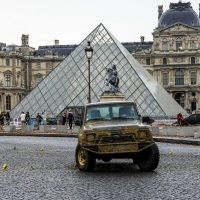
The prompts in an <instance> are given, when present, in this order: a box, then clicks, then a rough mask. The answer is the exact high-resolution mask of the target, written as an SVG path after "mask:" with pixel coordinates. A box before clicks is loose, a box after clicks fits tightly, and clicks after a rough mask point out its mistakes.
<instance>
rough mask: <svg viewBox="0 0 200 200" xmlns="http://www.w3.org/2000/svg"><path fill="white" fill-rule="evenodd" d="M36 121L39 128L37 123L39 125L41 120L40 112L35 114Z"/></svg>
mask: <svg viewBox="0 0 200 200" xmlns="http://www.w3.org/2000/svg"><path fill="white" fill-rule="evenodd" d="M36 121H37V127H38V129H39V125H41V121H42V117H41V116H40V113H38V114H37V117H36Z"/></svg>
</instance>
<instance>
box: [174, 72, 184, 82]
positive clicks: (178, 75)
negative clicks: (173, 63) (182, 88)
mask: <svg viewBox="0 0 200 200" xmlns="http://www.w3.org/2000/svg"><path fill="white" fill-rule="evenodd" d="M175 85H184V73H183V71H181V70H178V71H176V73H175Z"/></svg>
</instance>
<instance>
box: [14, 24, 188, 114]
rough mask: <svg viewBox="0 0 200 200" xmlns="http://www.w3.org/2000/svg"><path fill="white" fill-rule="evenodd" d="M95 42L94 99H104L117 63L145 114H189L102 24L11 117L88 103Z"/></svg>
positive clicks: (129, 94) (129, 96)
mask: <svg viewBox="0 0 200 200" xmlns="http://www.w3.org/2000/svg"><path fill="white" fill-rule="evenodd" d="M88 41H91V46H92V47H93V49H94V54H93V57H92V60H91V99H92V102H98V101H100V99H99V95H101V93H102V92H103V91H105V85H104V79H105V68H111V67H112V65H113V64H115V65H116V67H117V71H118V77H119V78H120V85H119V88H120V91H121V92H122V93H124V94H125V95H126V100H127V101H135V102H136V103H137V105H138V109H139V111H140V113H141V114H142V115H176V114H177V113H179V112H181V113H182V114H187V113H186V111H185V110H184V109H182V108H181V107H180V106H179V104H178V103H177V102H176V101H175V100H174V99H173V98H172V97H171V96H170V95H169V94H168V93H167V92H166V91H165V90H164V89H163V87H162V86H161V85H160V84H159V83H157V82H156V81H155V79H154V78H153V77H152V76H151V75H150V74H149V73H148V72H147V71H146V70H145V69H144V68H143V66H142V65H141V64H140V63H138V62H137V60H135V58H134V57H133V56H132V55H131V54H130V53H129V52H128V51H127V50H126V49H125V48H124V47H123V46H122V44H121V43H120V42H119V41H118V40H117V39H116V38H115V37H114V36H113V35H112V34H111V33H110V32H109V31H108V30H107V29H106V28H105V27H104V25H103V24H100V25H99V26H98V27H97V28H96V29H95V30H94V31H93V32H92V33H90V35H88V37H86V39H85V40H83V42H81V43H80V45H79V46H78V47H77V48H76V49H75V50H74V51H73V52H71V54H70V55H68V56H67V57H66V58H65V59H64V60H63V61H62V62H61V63H60V64H59V65H58V66H57V67H56V68H55V69H54V70H52V72H51V73H50V74H49V75H48V76H46V78H45V79H44V80H43V81H42V82H40V84H38V85H37V86H36V87H35V88H34V89H33V90H32V91H31V92H30V93H29V94H28V95H27V96H26V97H25V98H24V99H23V100H22V101H21V102H20V103H19V104H17V105H16V106H15V107H14V108H13V109H12V110H11V117H18V116H19V115H20V113H21V112H22V111H24V112H27V111H29V113H30V114H31V115H32V116H36V114H37V113H41V112H43V111H48V110H49V111H50V113H51V114H52V115H54V116H58V115H59V114H60V113H61V112H62V111H63V110H64V109H65V108H66V107H76V106H77V107H79V106H83V105H85V104H86V103H87V97H88V63H87V59H86V57H85V51H84V49H85V47H86V46H87V42H88Z"/></svg>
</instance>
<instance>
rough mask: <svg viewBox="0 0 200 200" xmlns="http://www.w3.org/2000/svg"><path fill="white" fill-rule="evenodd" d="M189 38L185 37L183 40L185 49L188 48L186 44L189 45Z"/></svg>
mask: <svg viewBox="0 0 200 200" xmlns="http://www.w3.org/2000/svg"><path fill="white" fill-rule="evenodd" d="M189 40H190V38H189V37H188V36H187V37H185V38H184V43H185V48H186V49H187V48H188V43H189Z"/></svg>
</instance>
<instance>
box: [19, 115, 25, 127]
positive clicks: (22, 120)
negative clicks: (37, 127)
mask: <svg viewBox="0 0 200 200" xmlns="http://www.w3.org/2000/svg"><path fill="white" fill-rule="evenodd" d="M18 118H21V125H25V114H24V112H22V114H21V115H20V116H19V117H18Z"/></svg>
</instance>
